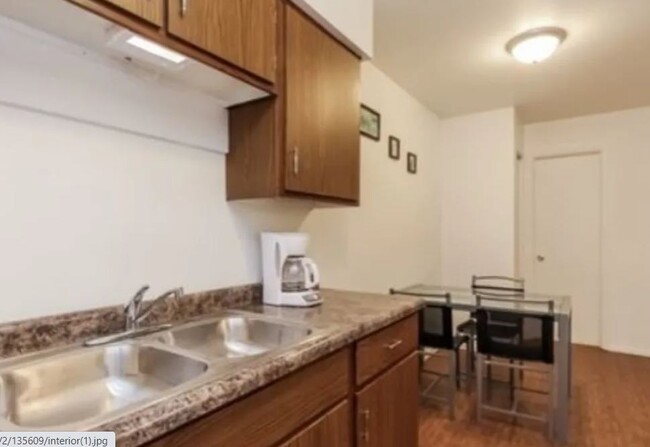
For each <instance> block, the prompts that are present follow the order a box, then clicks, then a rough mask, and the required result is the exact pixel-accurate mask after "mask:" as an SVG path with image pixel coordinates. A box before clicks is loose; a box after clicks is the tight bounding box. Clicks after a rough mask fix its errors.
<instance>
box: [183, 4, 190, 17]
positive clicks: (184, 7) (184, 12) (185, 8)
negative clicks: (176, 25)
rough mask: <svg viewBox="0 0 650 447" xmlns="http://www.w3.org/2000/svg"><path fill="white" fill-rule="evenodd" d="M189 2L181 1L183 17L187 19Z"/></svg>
mask: <svg viewBox="0 0 650 447" xmlns="http://www.w3.org/2000/svg"><path fill="white" fill-rule="evenodd" d="M188 1H189V0H181V17H185V14H187V2H188Z"/></svg>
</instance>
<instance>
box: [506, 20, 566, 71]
mask: <svg viewBox="0 0 650 447" xmlns="http://www.w3.org/2000/svg"><path fill="white" fill-rule="evenodd" d="M566 37H567V32H566V30H564V29H562V28H556V27H544V28H534V29H531V30H528V31H526V32H525V33H521V34H518V35H517V36H515V37H513V38H512V39H510V40H509V41H508V43H507V44H506V50H507V51H508V53H510V54H511V55H512V57H514V58H515V59H517V60H518V61H519V62H521V63H523V64H537V63H539V62H542V61H544V60H546V59H548V58H549V57H551V56H552V55H553V53H555V51H557V49H558V47H559V46H560V44H561V43H562V42H564V40H565V39H566Z"/></svg>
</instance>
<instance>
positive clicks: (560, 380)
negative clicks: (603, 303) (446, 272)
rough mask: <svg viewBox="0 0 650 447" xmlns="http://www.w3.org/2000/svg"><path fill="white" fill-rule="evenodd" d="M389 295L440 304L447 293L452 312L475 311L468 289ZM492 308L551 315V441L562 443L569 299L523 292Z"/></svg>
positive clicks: (419, 287)
mask: <svg viewBox="0 0 650 447" xmlns="http://www.w3.org/2000/svg"><path fill="white" fill-rule="evenodd" d="M390 292H391V293H392V294H399V295H410V296H417V297H420V298H422V299H423V300H425V301H436V302H438V301H443V300H446V299H447V294H449V296H450V297H451V301H450V306H451V308H452V309H454V310H458V311H467V312H472V311H474V310H476V308H477V298H476V295H475V294H474V292H473V291H472V289H470V288H468V287H453V286H451V287H446V286H440V285H430V284H416V285H411V286H408V287H403V288H395V289H391V291H390ZM486 307H488V306H486ZM489 307H490V308H492V309H508V310H516V311H517V312H521V313H524V314H548V313H549V311H550V312H552V313H553V316H554V319H555V322H556V344H555V346H556V349H555V361H554V363H553V368H554V369H555V371H554V374H553V377H554V378H555V380H556V383H555V387H556V388H555V389H556V393H555V397H556V399H555V403H554V408H552V409H551V414H552V417H553V421H554V423H553V440H554V441H555V442H557V443H560V444H566V443H567V442H568V439H569V407H570V399H571V375H572V366H571V298H570V297H568V296H558V295H549V294H544V293H536V292H528V291H527V292H525V293H524V294H523V299H521V298H518V299H517V300H516V301H515V300H512V301H510V300H500V301H495V302H492V301H490V304H489Z"/></svg>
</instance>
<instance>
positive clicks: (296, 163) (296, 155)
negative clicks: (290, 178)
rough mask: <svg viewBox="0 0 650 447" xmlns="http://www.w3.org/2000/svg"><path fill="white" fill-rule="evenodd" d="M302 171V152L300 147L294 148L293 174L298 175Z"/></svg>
mask: <svg viewBox="0 0 650 447" xmlns="http://www.w3.org/2000/svg"><path fill="white" fill-rule="evenodd" d="M299 172H300V152H299V151H298V147H297V146H296V147H294V148H293V175H298V173H299Z"/></svg>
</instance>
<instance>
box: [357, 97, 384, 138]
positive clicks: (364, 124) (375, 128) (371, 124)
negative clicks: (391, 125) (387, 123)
mask: <svg viewBox="0 0 650 447" xmlns="http://www.w3.org/2000/svg"><path fill="white" fill-rule="evenodd" d="M359 131H360V132H361V135H363V136H364V137H367V138H370V139H371V140H375V141H379V140H381V114H380V113H379V112H377V111H376V110H374V109H372V108H370V107H368V106H367V105H365V104H361V119H360V123H359Z"/></svg>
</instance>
